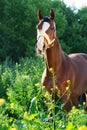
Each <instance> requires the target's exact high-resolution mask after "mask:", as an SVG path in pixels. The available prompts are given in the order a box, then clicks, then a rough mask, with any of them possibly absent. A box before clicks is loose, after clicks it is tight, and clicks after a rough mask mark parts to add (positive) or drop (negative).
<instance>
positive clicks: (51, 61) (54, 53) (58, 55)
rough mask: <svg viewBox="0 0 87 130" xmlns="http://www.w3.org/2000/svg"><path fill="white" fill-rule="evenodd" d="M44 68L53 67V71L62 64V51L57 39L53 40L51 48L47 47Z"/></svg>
mask: <svg viewBox="0 0 87 130" xmlns="http://www.w3.org/2000/svg"><path fill="white" fill-rule="evenodd" d="M46 53H47V54H46V55H47V56H46V57H47V60H46V68H47V70H48V69H49V68H53V70H54V71H58V70H59V69H60V67H61V64H62V59H63V55H64V54H63V52H62V49H61V47H60V45H59V43H58V39H56V40H55V42H54V46H53V47H52V48H49V49H47V51H46Z"/></svg>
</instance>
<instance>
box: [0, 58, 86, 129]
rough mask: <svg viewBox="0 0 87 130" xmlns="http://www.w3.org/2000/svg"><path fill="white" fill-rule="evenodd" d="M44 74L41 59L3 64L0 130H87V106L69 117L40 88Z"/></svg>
mask: <svg viewBox="0 0 87 130" xmlns="http://www.w3.org/2000/svg"><path fill="white" fill-rule="evenodd" d="M43 70H44V62H43V60H42V59H40V58H30V59H29V58H25V59H21V60H20V63H15V64H13V63H12V62H11V61H9V60H6V61H5V62H4V63H3V64H0V130H87V114H86V112H85V103H83V105H80V106H79V109H76V108H75V107H72V110H71V111H70V112H69V113H68V114H67V113H66V112H65V111H64V108H63V103H62V102H61V100H60V95H59V100H58V101H57V103H55V101H53V100H52V96H51V95H49V93H48V92H46V91H45V90H44V87H45V86H41V83H40V81H41V76H42V73H43ZM55 107H56V109H55Z"/></svg>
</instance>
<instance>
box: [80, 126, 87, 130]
mask: <svg viewBox="0 0 87 130" xmlns="http://www.w3.org/2000/svg"><path fill="white" fill-rule="evenodd" d="M78 130H87V126H81V127H79V129H78Z"/></svg>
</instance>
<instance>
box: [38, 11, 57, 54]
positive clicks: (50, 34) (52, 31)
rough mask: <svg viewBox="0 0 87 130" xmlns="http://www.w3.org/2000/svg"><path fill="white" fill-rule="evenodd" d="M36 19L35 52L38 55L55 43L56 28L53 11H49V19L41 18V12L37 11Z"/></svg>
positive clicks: (46, 17)
mask: <svg viewBox="0 0 87 130" xmlns="http://www.w3.org/2000/svg"><path fill="white" fill-rule="evenodd" d="M38 19H39V23H38V25H37V44H36V51H37V53H39V54H43V53H44V50H46V49H47V48H50V47H52V46H53V44H54V41H55V37H56V28H55V22H54V11H53V10H52V9H51V11H50V17H48V16H45V17H43V16H42V12H41V11H40V10H39V11H38Z"/></svg>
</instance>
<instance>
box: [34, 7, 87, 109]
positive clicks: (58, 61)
mask: <svg viewBox="0 0 87 130" xmlns="http://www.w3.org/2000/svg"><path fill="white" fill-rule="evenodd" d="M54 17H55V14H54V11H53V9H51V10H50V17H48V16H44V17H43V15H42V12H41V10H39V11H38V19H39V23H38V25H37V44H36V52H37V53H39V54H41V55H43V57H44V59H45V64H46V67H45V70H44V72H43V75H42V81H41V82H42V85H43V86H45V87H46V89H47V91H48V92H49V93H51V90H52V88H53V80H52V74H51V72H50V68H53V70H54V74H55V78H56V86H57V87H58V89H59V90H60V95H61V100H62V102H63V103H65V105H64V108H65V110H66V111H69V110H70V109H71V106H72V105H74V106H76V107H78V97H79V96H80V95H82V94H83V93H84V94H86V92H87V54H84V53H76V54H70V55H67V54H66V53H65V52H64V51H63V50H62V48H61V46H60V44H59V40H58V37H57V35H56V25H55V22H54ZM67 81H70V86H69V89H70V96H68V93H65V94H64V92H65V91H66V86H67V85H68V82H67ZM56 92H57V89H56V90H55V93H56ZM67 97H69V98H67ZM86 98H87V97H86Z"/></svg>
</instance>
